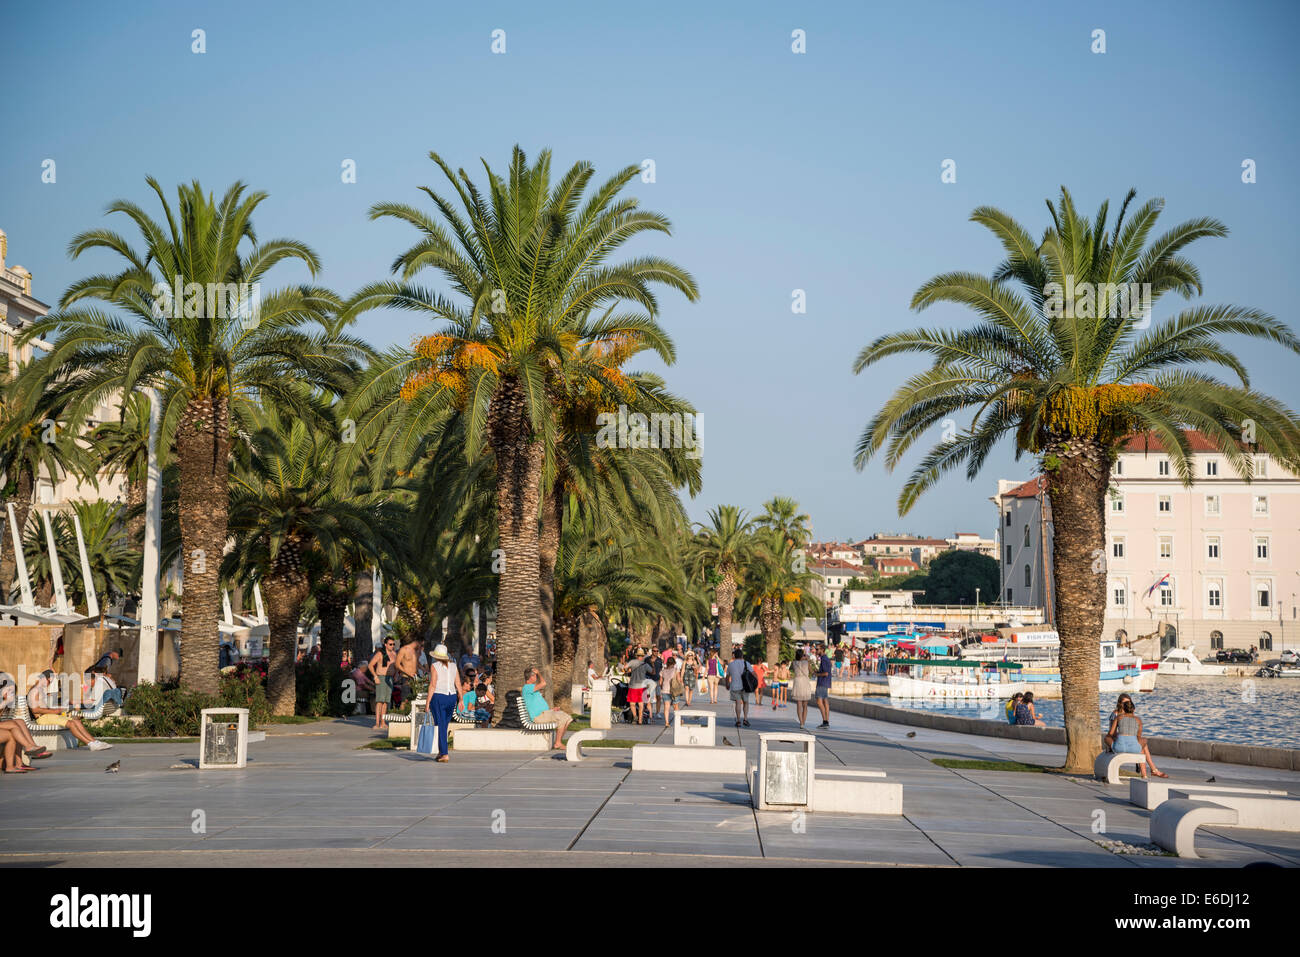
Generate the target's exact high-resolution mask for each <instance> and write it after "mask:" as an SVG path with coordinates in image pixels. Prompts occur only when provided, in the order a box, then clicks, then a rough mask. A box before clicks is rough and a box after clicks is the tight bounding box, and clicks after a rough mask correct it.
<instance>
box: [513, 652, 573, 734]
mask: <svg viewBox="0 0 1300 957" xmlns="http://www.w3.org/2000/svg"><path fill="white" fill-rule="evenodd" d="M524 677H525V679H527V682H528V683H527V684H525V685H524V687H523V690H522V691H520V692H519V694H520V695H521V696H522V697H523V699H524V707H525V708H527V709H528V717H529V719H530V720H531V721H532V722H533V724H554V725H555V741H554V743H553V745H552V747H554V748H555V749H556V750H557V751H558V750H559V749H560V748H562V747H564V745H563V744H561V743H560V741H561V739H562V738H563V737H564V729H565V728H567V727H568V726H569V722H571V721H572V720H573V718H572V716H570V715H567V714H565V713H564V712H563V711H559V710H557V709H555V708H552V707H551V706H550V705H548V704H547V703H546V699H545V698H544V697H542V689H543V688H545V687H546V679H545V678H543V677H542V672H541V671H540V670H539V669H537V668H529V669H528V671H527V673H526V674H525V675H524Z"/></svg>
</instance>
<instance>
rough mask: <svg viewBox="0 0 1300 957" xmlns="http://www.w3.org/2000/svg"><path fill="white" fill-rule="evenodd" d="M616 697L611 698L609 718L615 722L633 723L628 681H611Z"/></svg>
mask: <svg viewBox="0 0 1300 957" xmlns="http://www.w3.org/2000/svg"><path fill="white" fill-rule="evenodd" d="M611 685H612V687H613V689H614V697H613V698H611V699H610V708H609V720H610V722H611V723H613V724H631V723H632V706H631V705H630V704H628V703H627V682H626V681H618V680H614V681H613V682H611Z"/></svg>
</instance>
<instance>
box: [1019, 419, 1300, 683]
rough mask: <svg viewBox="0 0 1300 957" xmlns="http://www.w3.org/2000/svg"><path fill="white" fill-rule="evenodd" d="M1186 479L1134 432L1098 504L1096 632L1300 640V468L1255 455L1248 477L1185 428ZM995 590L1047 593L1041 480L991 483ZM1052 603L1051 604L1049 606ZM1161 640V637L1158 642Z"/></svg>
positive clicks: (1235, 643)
mask: <svg viewBox="0 0 1300 957" xmlns="http://www.w3.org/2000/svg"><path fill="white" fill-rule="evenodd" d="M1188 441H1189V444H1190V445H1191V448H1192V458H1193V463H1192V464H1193V476H1194V483H1193V485H1192V486H1191V487H1190V488H1186V487H1184V486H1183V484H1182V482H1181V480H1180V479H1179V478H1178V475H1177V471H1176V469H1175V468H1174V464H1173V461H1172V460H1171V459H1170V458H1169V456H1168V454H1167V453H1166V451H1165V449H1164V447H1163V446H1162V445H1161V444H1160V441H1159V440H1158V439H1157V438H1156V437H1155V436H1151V435H1139V436H1133V437H1131V438H1130V439H1129V440H1128V442H1127V443H1126V445H1125V447H1124V450H1123V452H1122V453H1121V454H1120V456H1119V458H1118V459H1117V461H1116V463H1115V471H1114V475H1113V477H1112V486H1111V493H1110V499H1109V502H1108V507H1107V513H1106V554H1105V561H1104V565H1103V566H1102V568H1103V572H1104V574H1105V575H1106V579H1107V587H1106V594H1107V606H1106V625H1105V633H1106V634H1107V635H1108V636H1120V637H1121V638H1127V639H1130V640H1136V639H1139V638H1148V637H1151V638H1153V640H1152V641H1151V642H1150V644H1149V645H1147V646H1146V647H1142V648H1140V649H1139V650H1140V651H1141V652H1142V653H1143V654H1146V655H1149V656H1152V657H1154V656H1155V655H1157V654H1159V653H1161V652H1163V651H1164V650H1165V649H1167V648H1169V647H1172V646H1174V645H1175V644H1177V645H1178V646H1180V647H1184V648H1193V649H1194V650H1195V652H1196V653H1197V654H1199V655H1206V654H1209V653H1211V652H1213V651H1216V650H1219V649H1222V648H1249V647H1251V646H1254V647H1256V648H1257V649H1258V650H1259V652H1260V656H1261V657H1262V658H1268V657H1275V656H1276V655H1277V654H1278V653H1280V652H1281V651H1282V650H1283V649H1284V648H1300V620H1298V619H1297V595H1298V594H1300V476H1297V475H1295V474H1294V473H1292V472H1290V471H1288V470H1286V469H1284V468H1282V467H1281V466H1279V465H1278V463H1277V462H1274V461H1272V460H1270V459H1269V458H1268V457H1267V456H1265V455H1252V461H1253V462H1254V463H1255V474H1254V477H1253V478H1252V480H1251V481H1250V482H1247V481H1246V480H1245V478H1244V477H1243V476H1241V475H1240V474H1238V473H1237V472H1236V470H1234V469H1233V467H1232V465H1231V463H1230V462H1229V461H1228V459H1227V457H1226V456H1224V455H1223V454H1221V453H1220V452H1218V451H1217V450H1216V449H1215V447H1214V446H1213V444H1212V443H1210V442H1209V440H1208V439H1206V438H1205V436H1203V435H1200V434H1199V433H1190V434H1189V436H1188ZM994 501H995V502H996V503H997V504H998V511H999V514H1000V516H1001V521H1000V523H999V529H1000V532H1001V539H1002V542H1001V544H1002V555H1001V556H1000V565H1001V567H1002V573H1003V589H1004V597H1005V599H1006V600H1007V601H1009V602H1014V603H1017V604H1039V603H1048V602H1050V601H1052V600H1053V596H1052V595H1051V527H1052V526H1051V506H1050V504H1049V503H1048V502H1047V496H1046V495H1045V494H1043V495H1040V493H1039V489H1038V480H1031V481H1030V482H1024V483H1015V482H1008V481H1006V480H1003V481H1000V482H999V487H998V495H996V496H994ZM1048 607H1050V605H1049V606H1048ZM1157 642H1158V644H1157Z"/></svg>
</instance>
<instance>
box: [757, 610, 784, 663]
mask: <svg viewBox="0 0 1300 957" xmlns="http://www.w3.org/2000/svg"><path fill="white" fill-rule="evenodd" d="M758 615H759V619H760V624H761V626H762V628H763V638H764V639H766V643H767V648H766V654H765V657H766V659H767V665H768V667H769V668H770V667H772V666H773V665H775V664H776V662H777V659H778V658H779V657H780V656H781V602H780V601H778V600H777V599H775V598H772V597H771V596H767V597H764V598H763V602H762V605H761V606H760V608H759V613H758Z"/></svg>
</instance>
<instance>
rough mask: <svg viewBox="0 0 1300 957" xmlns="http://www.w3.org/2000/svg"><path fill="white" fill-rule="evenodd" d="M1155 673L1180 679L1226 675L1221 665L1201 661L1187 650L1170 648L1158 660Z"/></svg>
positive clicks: (1226, 670)
mask: <svg viewBox="0 0 1300 957" xmlns="http://www.w3.org/2000/svg"><path fill="white" fill-rule="evenodd" d="M1157 671H1158V672H1159V673H1160V674H1162V675H1169V676H1170V677H1180V678H1222V677H1225V676H1226V675H1227V673H1228V669H1227V668H1226V667H1225V666H1223V665H1220V664H1213V663H1211V664H1207V663H1206V662H1204V661H1201V659H1199V658H1197V657H1196V655H1195V654H1193V653H1192V651H1191V649H1189V648H1170V649H1169V650H1168V651H1166V652H1165V656H1164V657H1163V658H1161V659H1160V662H1159V665H1158V667H1157Z"/></svg>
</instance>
